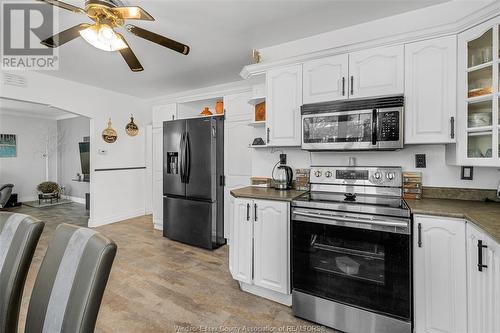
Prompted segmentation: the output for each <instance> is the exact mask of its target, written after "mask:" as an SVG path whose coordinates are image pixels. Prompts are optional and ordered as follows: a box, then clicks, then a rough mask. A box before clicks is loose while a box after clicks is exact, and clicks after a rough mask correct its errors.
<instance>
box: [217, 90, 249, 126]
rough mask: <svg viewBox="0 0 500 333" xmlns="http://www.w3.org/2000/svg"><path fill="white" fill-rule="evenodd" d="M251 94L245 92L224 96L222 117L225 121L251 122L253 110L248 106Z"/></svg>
mask: <svg viewBox="0 0 500 333" xmlns="http://www.w3.org/2000/svg"><path fill="white" fill-rule="evenodd" d="M251 97H252V93H250V92H245V93H239V94H233V95H226V96H224V111H225V112H224V116H225V117H226V121H251V120H252V119H253V113H254V109H253V107H252V105H250V104H248V100H249V99H250V98H251Z"/></svg>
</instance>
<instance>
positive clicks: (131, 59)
mask: <svg viewBox="0 0 500 333" xmlns="http://www.w3.org/2000/svg"><path fill="white" fill-rule="evenodd" d="M117 35H118V37H120V38H121V39H122V40H123V42H124V43H125V44H127V46H128V47H127V48H124V49H121V50H119V52H120V54H121V55H122V57H123V59H124V60H125V62H126V63H127V65H128V67H130V69H131V70H132V72H141V71H143V70H144V67H142V65H141V63H140V62H139V59H137V57H136V56H135V54H134V52H133V51H132V49H131V48H130V45H128V43H127V41H126V40H125V38H123V36H122V35H121V34H119V33H117Z"/></svg>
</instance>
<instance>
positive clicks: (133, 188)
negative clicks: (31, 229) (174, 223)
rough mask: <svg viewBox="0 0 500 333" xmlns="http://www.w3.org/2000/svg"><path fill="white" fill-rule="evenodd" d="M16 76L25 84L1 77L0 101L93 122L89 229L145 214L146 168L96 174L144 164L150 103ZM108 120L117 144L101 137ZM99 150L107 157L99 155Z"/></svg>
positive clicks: (42, 76)
mask: <svg viewBox="0 0 500 333" xmlns="http://www.w3.org/2000/svg"><path fill="white" fill-rule="evenodd" d="M14 74H18V75H22V76H24V77H25V78H26V80H27V84H26V86H25V87H15V86H9V85H5V84H4V80H3V77H2V78H1V79H2V80H1V83H0V84H1V85H0V95H1V96H2V97H7V98H14V99H19V100H28V101H32V102H38V103H44V104H49V105H52V106H55V107H58V108H61V109H64V110H67V111H69V112H72V113H76V114H79V115H82V116H86V117H89V118H91V121H90V133H91V136H90V144H91V147H92V150H91V156H90V159H91V175H90V177H91V186H90V193H91V203H90V204H91V207H90V208H91V210H90V220H89V225H90V226H97V225H101V224H105V223H111V222H116V221H120V220H122V219H124V218H129V217H134V216H138V215H142V214H144V212H145V200H144V196H143V193H144V189H143V187H144V179H145V170H129V171H108V172H106V173H105V176H104V173H98V172H95V171H94V170H95V169H102V168H117V167H144V166H145V164H146V163H145V146H146V142H145V125H147V124H149V123H150V122H151V112H150V109H149V108H148V104H147V103H146V102H145V101H144V100H142V99H138V98H135V97H131V96H128V95H124V94H119V93H116V92H112V91H109V90H104V89H100V88H95V87H91V86H88V85H84V84H79V83H76V82H73V81H68V80H62V79H59V78H56V77H53V76H48V75H45V74H40V73H35V72H29V71H17V72H15V73H14ZM1 75H2V76H3V75H4V72H2V73H1ZM131 113H133V114H134V116H135V122H136V124H137V125H138V126H139V128H140V132H139V135H137V136H136V137H129V136H127V135H126V134H125V132H124V128H125V125H126V123H127V122H128V118H129V116H130V114H131ZM110 117H111V118H112V121H113V125H114V128H115V130H117V132H118V140H117V141H116V142H115V143H113V144H108V143H105V142H104V141H103V140H102V138H101V133H102V130H103V129H104V128H106V125H107V121H108V118H110ZM100 149H103V150H105V151H106V153H105V154H98V153H97V152H98V150H100Z"/></svg>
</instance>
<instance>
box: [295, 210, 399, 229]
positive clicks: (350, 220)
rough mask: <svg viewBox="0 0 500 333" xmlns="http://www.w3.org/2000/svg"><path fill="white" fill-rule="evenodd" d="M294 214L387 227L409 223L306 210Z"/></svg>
mask: <svg viewBox="0 0 500 333" xmlns="http://www.w3.org/2000/svg"><path fill="white" fill-rule="evenodd" d="M293 214H296V215H300V216H306V217H314V218H319V219H327V220H332V221H341V222H351V223H365V224H373V225H381V226H385V227H403V228H405V227H408V223H406V222H386V221H380V220H363V219H358V218H346V217H341V216H331V215H322V214H314V213H306V212H293Z"/></svg>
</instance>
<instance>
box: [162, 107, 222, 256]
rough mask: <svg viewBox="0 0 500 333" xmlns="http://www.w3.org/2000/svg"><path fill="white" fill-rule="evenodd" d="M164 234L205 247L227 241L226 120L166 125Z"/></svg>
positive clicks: (164, 128)
mask: <svg viewBox="0 0 500 333" xmlns="http://www.w3.org/2000/svg"><path fill="white" fill-rule="evenodd" d="M163 236H165V237H167V238H169V239H172V240H176V241H179V242H183V243H186V244H190V245H194V246H197V247H201V248H205V249H215V248H218V247H219V246H221V245H223V244H225V243H226V240H225V239H224V117H223V116H217V117H204V118H194V119H183V120H173V121H166V122H164V123H163Z"/></svg>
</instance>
